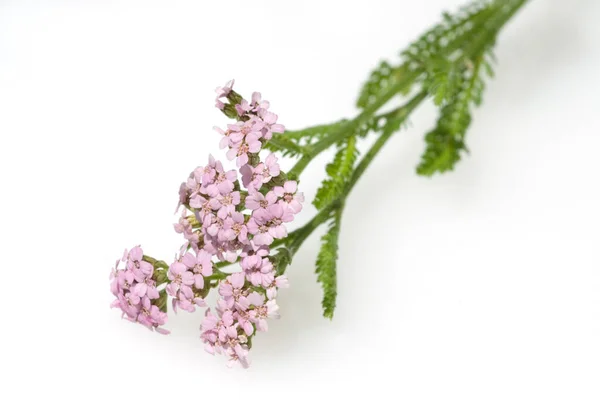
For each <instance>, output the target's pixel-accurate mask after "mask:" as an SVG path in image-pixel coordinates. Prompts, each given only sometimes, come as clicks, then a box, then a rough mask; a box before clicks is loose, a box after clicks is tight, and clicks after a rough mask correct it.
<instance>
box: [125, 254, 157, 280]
mask: <svg viewBox="0 0 600 400" xmlns="http://www.w3.org/2000/svg"><path fill="white" fill-rule="evenodd" d="M143 256H144V252H143V251H142V248H141V247H140V246H136V247H134V248H132V249H131V250H130V251H129V255H128V256H127V268H128V269H130V270H131V271H132V272H133V275H134V276H135V277H136V279H141V280H143V279H144V278H146V277H147V276H152V272H153V270H154V269H153V268H152V264H150V263H149V262H147V261H144V260H143V259H142V258H143Z"/></svg>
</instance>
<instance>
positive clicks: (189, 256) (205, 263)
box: [181, 249, 213, 289]
mask: <svg viewBox="0 0 600 400" xmlns="http://www.w3.org/2000/svg"><path fill="white" fill-rule="evenodd" d="M211 257H212V255H211V254H209V253H208V252H207V251H206V250H204V249H201V250H199V251H198V252H197V254H193V253H190V252H188V253H185V254H184V255H183V257H182V258H181V262H182V263H183V264H184V265H185V266H186V267H187V268H188V269H189V270H190V271H191V272H192V273H193V276H194V286H195V287H196V288H198V289H203V288H204V278H206V277H207V276H210V275H212V273H213V263H212V261H211Z"/></svg>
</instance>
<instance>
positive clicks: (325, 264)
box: [315, 208, 342, 319]
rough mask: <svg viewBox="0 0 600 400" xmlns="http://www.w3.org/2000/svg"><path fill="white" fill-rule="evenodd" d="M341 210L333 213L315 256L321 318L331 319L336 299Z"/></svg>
mask: <svg viewBox="0 0 600 400" xmlns="http://www.w3.org/2000/svg"><path fill="white" fill-rule="evenodd" d="M341 215H342V211H341V208H339V209H337V210H335V211H334V214H333V218H332V219H331V221H330V223H329V230H328V231H327V233H325V235H323V237H322V238H321V249H320V250H319V254H318V256H317V268H316V270H315V272H316V274H317V281H318V282H320V283H321V286H322V287H323V300H322V302H321V304H322V306H323V316H324V317H326V318H329V319H331V318H333V312H334V310H335V300H336V297H337V279H336V275H337V272H336V270H337V259H338V238H339V234H340V220H341Z"/></svg>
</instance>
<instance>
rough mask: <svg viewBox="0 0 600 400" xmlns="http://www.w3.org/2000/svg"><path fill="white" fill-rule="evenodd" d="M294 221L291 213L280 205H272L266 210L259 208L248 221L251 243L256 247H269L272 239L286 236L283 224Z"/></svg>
mask: <svg viewBox="0 0 600 400" xmlns="http://www.w3.org/2000/svg"><path fill="white" fill-rule="evenodd" d="M293 219H294V215H293V213H292V211H291V210H290V209H289V208H288V207H284V206H283V205H281V204H273V205H270V206H268V207H267V208H266V209H263V208H259V209H257V210H255V211H254V212H253V213H252V217H251V218H250V220H249V221H248V232H250V233H252V234H253V235H254V237H253V239H252V240H253V242H254V243H255V244H257V245H270V244H271V243H273V240H274V239H282V238H284V237H285V236H287V230H286V228H285V225H283V223H284V222H290V221H292V220H293Z"/></svg>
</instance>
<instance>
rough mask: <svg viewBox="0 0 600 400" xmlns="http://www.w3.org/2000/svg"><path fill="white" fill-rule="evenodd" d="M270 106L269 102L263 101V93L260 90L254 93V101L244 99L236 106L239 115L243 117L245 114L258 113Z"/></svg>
mask: <svg viewBox="0 0 600 400" xmlns="http://www.w3.org/2000/svg"><path fill="white" fill-rule="evenodd" d="M268 108H269V102H268V101H266V100H265V101H263V100H262V98H261V94H260V93H258V92H254V93H252V101H251V102H248V101H247V100H245V99H244V100H242V102H241V103H240V104H237V105H236V106H235V109H236V111H237V112H238V115H239V116H240V117H241V116H243V115H249V114H251V113H252V114H256V113H258V112H260V110H267V109H268Z"/></svg>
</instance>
